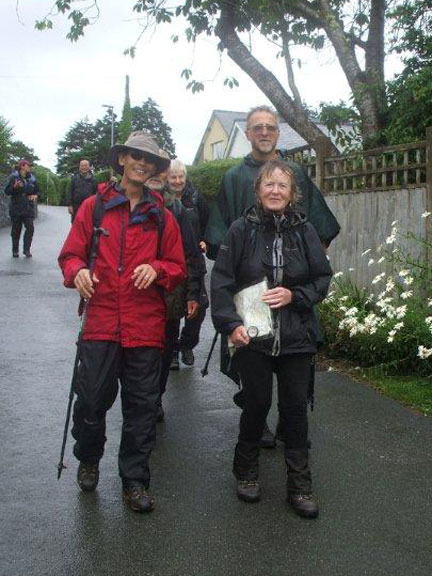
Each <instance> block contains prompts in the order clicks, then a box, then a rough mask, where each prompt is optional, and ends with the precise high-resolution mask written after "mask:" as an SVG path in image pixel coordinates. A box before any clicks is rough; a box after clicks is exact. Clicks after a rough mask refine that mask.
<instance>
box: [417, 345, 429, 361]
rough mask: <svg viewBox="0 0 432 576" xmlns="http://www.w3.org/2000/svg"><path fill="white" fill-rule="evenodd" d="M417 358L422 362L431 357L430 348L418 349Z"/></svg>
mask: <svg viewBox="0 0 432 576" xmlns="http://www.w3.org/2000/svg"><path fill="white" fill-rule="evenodd" d="M417 356H418V357H419V358H421V359H422V360H426V358H429V356H432V348H426V347H425V346H419V347H418V353H417Z"/></svg>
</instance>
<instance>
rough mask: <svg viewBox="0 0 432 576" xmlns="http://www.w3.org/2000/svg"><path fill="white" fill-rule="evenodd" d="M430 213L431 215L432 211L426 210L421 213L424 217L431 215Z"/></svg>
mask: <svg viewBox="0 0 432 576" xmlns="http://www.w3.org/2000/svg"><path fill="white" fill-rule="evenodd" d="M430 215H431V213H430V212H428V211H427V210H426V212H423V214H422V215H421V217H422V218H427V217H428V216H430Z"/></svg>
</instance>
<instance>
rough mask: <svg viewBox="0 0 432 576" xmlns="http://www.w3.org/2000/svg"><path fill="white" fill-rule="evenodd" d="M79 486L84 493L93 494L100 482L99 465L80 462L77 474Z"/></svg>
mask: <svg viewBox="0 0 432 576" xmlns="http://www.w3.org/2000/svg"><path fill="white" fill-rule="evenodd" d="M77 482H78V486H79V487H80V488H81V490H82V491H83V492H93V491H94V490H96V486H97V485H98V482H99V465H98V464H86V463H85V462H80V463H79V466H78V474H77Z"/></svg>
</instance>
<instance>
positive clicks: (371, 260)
mask: <svg viewBox="0 0 432 576" xmlns="http://www.w3.org/2000/svg"><path fill="white" fill-rule="evenodd" d="M372 264H375V260H374V259H373V258H371V259H370V260H369V262H368V266H372Z"/></svg>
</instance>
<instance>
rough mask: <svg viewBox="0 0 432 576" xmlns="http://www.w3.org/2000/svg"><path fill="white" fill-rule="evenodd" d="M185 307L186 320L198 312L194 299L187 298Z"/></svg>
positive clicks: (197, 305)
mask: <svg viewBox="0 0 432 576" xmlns="http://www.w3.org/2000/svg"><path fill="white" fill-rule="evenodd" d="M186 307H187V316H186V318H187V319H188V320H191V318H195V316H196V315H197V314H198V310H199V304H198V302H196V301H195V300H188V301H187V302H186Z"/></svg>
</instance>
